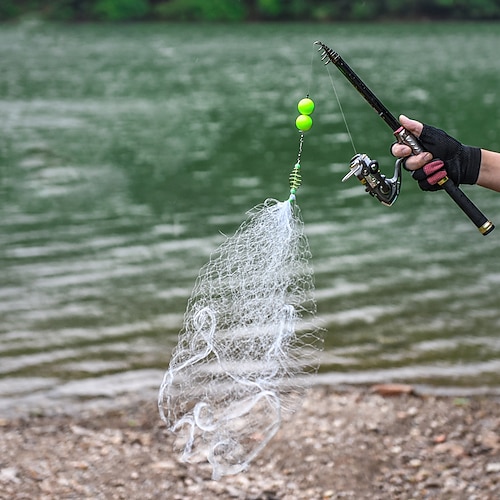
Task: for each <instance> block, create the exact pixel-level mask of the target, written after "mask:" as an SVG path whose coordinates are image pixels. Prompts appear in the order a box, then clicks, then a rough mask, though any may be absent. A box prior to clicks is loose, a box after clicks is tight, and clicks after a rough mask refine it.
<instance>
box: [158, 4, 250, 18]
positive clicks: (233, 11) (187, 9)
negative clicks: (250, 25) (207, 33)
mask: <svg viewBox="0 0 500 500" xmlns="http://www.w3.org/2000/svg"><path fill="white" fill-rule="evenodd" d="M155 13H156V14H157V15H158V16H159V17H160V18H161V19H166V20H169V21H243V20H244V19H245V17H246V9H245V6H244V4H243V2H235V1H234V0H210V1H207V0H170V1H169V2H162V3H160V4H159V5H158V6H157V7H156V8H155Z"/></svg>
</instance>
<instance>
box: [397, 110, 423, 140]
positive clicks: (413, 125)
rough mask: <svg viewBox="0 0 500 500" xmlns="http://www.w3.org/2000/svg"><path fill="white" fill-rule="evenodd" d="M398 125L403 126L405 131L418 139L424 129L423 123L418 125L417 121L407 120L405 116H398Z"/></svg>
mask: <svg viewBox="0 0 500 500" xmlns="http://www.w3.org/2000/svg"><path fill="white" fill-rule="evenodd" d="M399 123H401V125H403V127H404V128H405V129H406V130H408V131H409V132H411V133H412V134H413V135H414V136H416V137H420V134H421V133H422V129H423V128H424V125H423V123H420V122H419V121H417V120H412V119H411V118H408V117H407V116H406V115H400V116H399Z"/></svg>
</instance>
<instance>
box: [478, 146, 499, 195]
mask: <svg viewBox="0 0 500 500" xmlns="http://www.w3.org/2000/svg"><path fill="white" fill-rule="evenodd" d="M477 184H478V185H479V186H482V187H485V188H488V189H493V191H499V192H500V153H496V152H494V151H488V150H487V149H482V150H481V167H480V169H479V177H478V178H477Z"/></svg>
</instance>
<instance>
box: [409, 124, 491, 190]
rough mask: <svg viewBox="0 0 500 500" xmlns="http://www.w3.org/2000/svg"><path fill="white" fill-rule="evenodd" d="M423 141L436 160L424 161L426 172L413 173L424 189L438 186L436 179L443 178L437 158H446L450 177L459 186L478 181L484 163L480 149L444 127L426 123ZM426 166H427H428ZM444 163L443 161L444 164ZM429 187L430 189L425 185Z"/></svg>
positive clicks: (445, 166) (423, 144) (425, 147)
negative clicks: (469, 144)
mask: <svg viewBox="0 0 500 500" xmlns="http://www.w3.org/2000/svg"><path fill="white" fill-rule="evenodd" d="M419 139H420V142H421V143H422V146H423V147H424V149H425V150H426V151H429V152H430V153H432V156H433V157H434V161H432V162H431V163H428V164H427V165H425V166H424V167H423V168H422V169H419V170H424V172H419V171H418V170H415V171H414V173H413V177H414V178H415V179H416V180H417V181H418V182H419V185H420V187H421V188H422V189H424V190H431V191H433V190H435V189H439V187H437V188H436V183H437V182H438V180H440V179H442V177H440V178H439V179H437V177H439V176H440V175H441V174H438V172H439V171H440V167H438V165H437V163H436V162H437V160H438V159H439V160H441V161H442V163H443V162H444V169H445V170H446V172H447V173H448V177H449V178H450V179H451V180H452V181H453V182H454V183H455V184H456V185H457V186H458V185H460V184H475V183H476V182H477V178H478V176H479V167H480V165H481V149H480V148H476V147H472V146H465V145H464V144H462V143H460V142H459V141H457V140H456V139H454V138H453V137H451V136H449V135H448V134H447V133H446V132H444V131H443V130H441V129H438V128H435V127H432V126H430V125H425V124H424V128H423V129H422V133H421V134H420V138H419ZM426 167H427V168H426ZM442 167H443V165H441V168H442ZM423 174H425V175H423ZM436 179H437V180H436ZM426 188H427V189H426Z"/></svg>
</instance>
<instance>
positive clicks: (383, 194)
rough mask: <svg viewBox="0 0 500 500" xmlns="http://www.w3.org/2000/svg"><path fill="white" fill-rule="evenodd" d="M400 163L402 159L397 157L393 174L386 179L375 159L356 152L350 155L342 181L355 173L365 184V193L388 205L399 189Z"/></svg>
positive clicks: (394, 199)
mask: <svg viewBox="0 0 500 500" xmlns="http://www.w3.org/2000/svg"><path fill="white" fill-rule="evenodd" d="M401 164H402V160H401V159H398V160H397V161H396V164H395V166H394V175H393V176H392V177H391V178H390V179H387V177H386V176H385V175H384V174H383V173H382V172H381V171H380V167H379V166H378V162H377V161H376V160H371V159H370V158H369V156H368V155H366V154H356V155H354V156H353V157H352V159H351V163H350V165H349V167H350V170H349V172H347V174H346V175H345V176H344V178H343V179H342V182H345V181H346V180H347V179H349V177H351V176H353V175H355V176H356V177H357V178H358V179H359V181H360V182H361V184H363V185H364V186H365V189H366V192H367V193H369V194H370V195H371V196H373V197H374V198H376V199H377V200H378V201H380V203H382V204H384V205H386V206H388V207H390V206H391V205H392V204H393V203H394V202H395V201H396V199H397V197H398V196H399V191H400V189H401Z"/></svg>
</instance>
